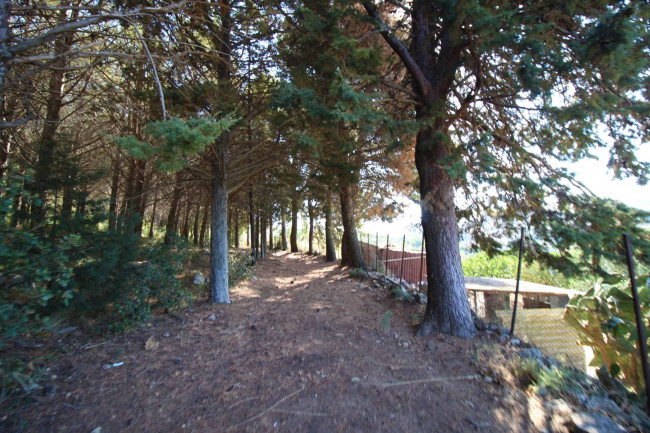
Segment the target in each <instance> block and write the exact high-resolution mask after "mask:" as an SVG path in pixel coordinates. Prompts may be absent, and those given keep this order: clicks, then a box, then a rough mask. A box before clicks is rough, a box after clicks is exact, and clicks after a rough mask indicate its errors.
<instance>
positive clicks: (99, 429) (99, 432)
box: [90, 426, 102, 433]
mask: <svg viewBox="0 0 650 433" xmlns="http://www.w3.org/2000/svg"><path fill="white" fill-rule="evenodd" d="M90 433H102V426H99V427H95V428H94V429H92V430H91V431H90Z"/></svg>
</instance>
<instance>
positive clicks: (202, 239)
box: [199, 206, 210, 247]
mask: <svg viewBox="0 0 650 433" xmlns="http://www.w3.org/2000/svg"><path fill="white" fill-rule="evenodd" d="M209 219H210V206H204V207H203V220H202V221H201V235H200V236H199V245H201V247H203V246H204V245H205V232H206V231H207V229H208V220H209Z"/></svg>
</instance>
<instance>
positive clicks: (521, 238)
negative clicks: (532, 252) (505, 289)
mask: <svg viewBox="0 0 650 433" xmlns="http://www.w3.org/2000/svg"><path fill="white" fill-rule="evenodd" d="M523 253H524V228H523V227H522V228H521V234H520V235H519V263H518V264H517V285H516V286H515V305H514V306H513V307H512V322H511V323H510V336H512V334H514V332H515V321H516V320H517V303H518V302H519V279H520V278H521V257H522V255H523Z"/></svg>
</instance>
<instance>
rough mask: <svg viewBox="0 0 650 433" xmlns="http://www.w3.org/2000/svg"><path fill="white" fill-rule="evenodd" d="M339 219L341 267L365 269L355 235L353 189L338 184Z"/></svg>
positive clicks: (359, 245)
mask: <svg viewBox="0 0 650 433" xmlns="http://www.w3.org/2000/svg"><path fill="white" fill-rule="evenodd" d="M340 183H342V185H339V188H340V192H339V197H340V199H341V218H342V219H343V239H342V241H341V266H350V267H352V268H362V269H366V262H365V261H364V260H363V252H362V251H361V244H359V238H358V235H357V227H356V221H355V216H354V214H355V206H354V192H353V191H354V188H353V187H352V186H351V185H348V184H345V182H340Z"/></svg>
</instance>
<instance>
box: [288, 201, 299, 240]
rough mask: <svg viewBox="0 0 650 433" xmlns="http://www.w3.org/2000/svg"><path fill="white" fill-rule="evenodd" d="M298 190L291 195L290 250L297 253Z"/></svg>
mask: <svg viewBox="0 0 650 433" xmlns="http://www.w3.org/2000/svg"><path fill="white" fill-rule="evenodd" d="M298 201H299V196H298V192H297V191H294V193H293V194H292V195H291V235H290V237H291V252H292V253H297V252H298V251H299V250H298Z"/></svg>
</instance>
